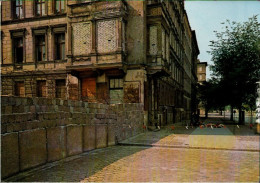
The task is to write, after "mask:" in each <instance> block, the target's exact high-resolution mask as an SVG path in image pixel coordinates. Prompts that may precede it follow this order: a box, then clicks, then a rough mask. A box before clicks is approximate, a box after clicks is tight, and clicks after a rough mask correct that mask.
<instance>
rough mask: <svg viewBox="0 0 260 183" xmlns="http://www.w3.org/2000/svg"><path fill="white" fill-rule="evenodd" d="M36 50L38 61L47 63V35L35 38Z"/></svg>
mask: <svg viewBox="0 0 260 183" xmlns="http://www.w3.org/2000/svg"><path fill="white" fill-rule="evenodd" d="M35 46H36V48H35V50H36V54H35V55H36V61H45V58H46V51H45V50H46V49H45V35H38V36H35Z"/></svg>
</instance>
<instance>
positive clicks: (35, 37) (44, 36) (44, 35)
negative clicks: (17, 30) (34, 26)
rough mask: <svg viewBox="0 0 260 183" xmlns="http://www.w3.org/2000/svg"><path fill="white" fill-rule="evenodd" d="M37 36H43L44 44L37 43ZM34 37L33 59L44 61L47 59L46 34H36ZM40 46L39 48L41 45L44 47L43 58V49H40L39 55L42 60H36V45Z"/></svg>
mask: <svg viewBox="0 0 260 183" xmlns="http://www.w3.org/2000/svg"><path fill="white" fill-rule="evenodd" d="M39 37H43V38H44V44H39V43H38V41H39V40H38V39H39ZM34 39H35V44H34V47H35V53H34V54H35V58H34V59H35V61H36V62H42V61H46V60H47V44H46V34H36V35H35V36H34ZM39 46H40V47H41V48H43V46H44V47H45V58H44V59H43V51H42V50H41V53H42V55H41V59H42V60H38V47H39Z"/></svg>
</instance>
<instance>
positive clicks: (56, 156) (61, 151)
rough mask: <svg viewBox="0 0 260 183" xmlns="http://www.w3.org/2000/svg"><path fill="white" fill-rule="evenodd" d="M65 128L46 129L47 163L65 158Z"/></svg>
mask: <svg viewBox="0 0 260 183" xmlns="http://www.w3.org/2000/svg"><path fill="white" fill-rule="evenodd" d="M66 140H67V139H66V127H62V126H61V127H56V128H48V129H47V152H48V162H50V161H56V160H60V159H62V158H65V157H66Z"/></svg>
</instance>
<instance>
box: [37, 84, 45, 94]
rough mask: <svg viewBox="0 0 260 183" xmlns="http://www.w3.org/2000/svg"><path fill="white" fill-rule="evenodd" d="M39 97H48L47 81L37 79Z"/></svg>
mask: <svg viewBox="0 0 260 183" xmlns="http://www.w3.org/2000/svg"><path fill="white" fill-rule="evenodd" d="M37 97H46V81H37Z"/></svg>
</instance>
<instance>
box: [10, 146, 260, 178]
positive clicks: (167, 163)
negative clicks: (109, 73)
mask: <svg viewBox="0 0 260 183" xmlns="http://www.w3.org/2000/svg"><path fill="white" fill-rule="evenodd" d="M10 181H19V182H26V181H27V182H34V181H40V182H44V181H48V182H60V181H66V182H79V181H83V182H166V181H167V182H169V181H170V182H205V181H207V182H240V181H242V182H259V153H258V152H241V151H225V150H221V151H219V150H203V149H181V148H162V147H151V148H147V147H136V146H114V147H109V148H104V149H99V150H95V151H92V152H90V153H86V154H84V155H82V156H79V157H78V159H74V160H73V161H68V162H59V163H58V164H57V165H56V166H50V167H48V168H45V169H39V170H37V171H34V172H32V173H31V174H30V175H28V174H25V173H24V176H20V179H17V180H15V179H13V180H10Z"/></svg>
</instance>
